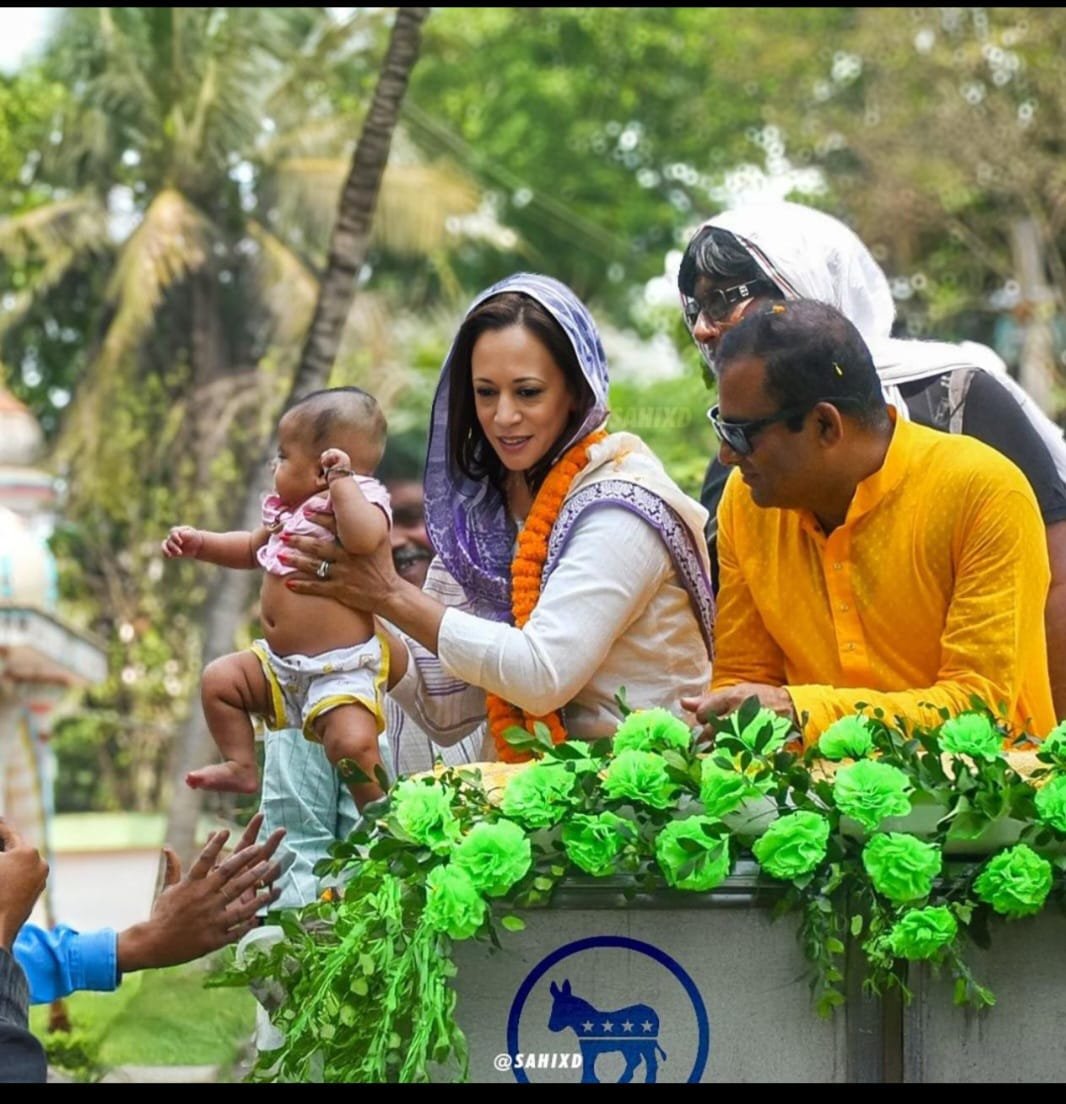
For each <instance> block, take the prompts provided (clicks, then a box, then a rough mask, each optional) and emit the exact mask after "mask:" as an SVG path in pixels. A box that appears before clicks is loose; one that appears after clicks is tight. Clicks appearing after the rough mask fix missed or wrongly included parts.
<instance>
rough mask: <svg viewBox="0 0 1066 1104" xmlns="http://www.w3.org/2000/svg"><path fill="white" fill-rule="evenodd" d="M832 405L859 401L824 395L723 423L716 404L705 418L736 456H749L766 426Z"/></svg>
mask: <svg viewBox="0 0 1066 1104" xmlns="http://www.w3.org/2000/svg"><path fill="white" fill-rule="evenodd" d="M823 402H827V403H833V405H834V406H845V405H849V404H850V405H854V404H856V403H858V402H860V400H859V399H858V398H856V397H855V396H854V395H826V396H824V397H823V398H820V399H811V400H810V401H809V402H805V403H800V404H797V405H794V406H785V407H782V408H781V409H780V410H778V411H777V413H776V414H768V415H767V416H766V417H765V418H751V419H749V420H748V421H744V422H730V421H723V420H722V419H721V418H719V417H718V404H717V403H716V404H715V405H714V406H712V407H711V409H710V410H708V411H707V418H708V419H709V420H710V423H711V425H712V426H714V432H715V433H717V434H718V437H719V439H720V440H722V441H725V443H726V444H727V445H728V446H729V447H730V448H731V449H732V450H733V451H734V452H735V453H737V455H738V456H750V455H751V454H752V452H753V451H754V450H755V441H754V438H755V435H756V434H757V433H761V432H762V431H763V430H764V429H765V428H766V427H767V426H770V425H773V424H774V422H787V421H789V419H791V418H798V417H799V416H800V415H801V414H809V413H810V411H811V410H813V409H814V408H815V407H816V406H817V405H818V404H819V403H823Z"/></svg>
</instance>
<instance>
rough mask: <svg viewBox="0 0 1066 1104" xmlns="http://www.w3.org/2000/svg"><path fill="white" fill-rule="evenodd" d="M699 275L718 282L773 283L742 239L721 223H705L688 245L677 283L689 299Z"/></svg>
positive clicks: (694, 291)
mask: <svg viewBox="0 0 1066 1104" xmlns="http://www.w3.org/2000/svg"><path fill="white" fill-rule="evenodd" d="M700 276H709V277H710V278H711V279H712V280H714V281H716V282H717V281H720V280H735V281H737V282H738V283H747V282H748V281H750V280H766V281H767V283H772V281H770V280H767V277H766V273H765V272H763V270H762V269H761V268H760V267H759V265H758V263H757V262H756V260H755V258H754V257H753V256H752V255H751V254H750V253H749V252H748V251H747V249H746V248H745V247H744V246H743V245H742V244H741V242H740V239H739V238H737V236H736V235H735V234H731V233H730V232H729V231H728V230H723V229H721V227H718V226H704V227H703V229H701V230H699V231H697V233H696V234H695V235H693V238H692V240H691V241H690V242H689V243H688V245H687V246H686V247H685V253H684V256H683V257H682V258H681V267H680V268H679V269H678V272H677V286H678V290H679V291H680V292H681V294H682V295H686V296H688V297H689V298H691V297H692V296H693V295H695V294H696V280H697V278H698V277H700Z"/></svg>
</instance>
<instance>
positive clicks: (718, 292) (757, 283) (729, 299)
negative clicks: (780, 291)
mask: <svg viewBox="0 0 1066 1104" xmlns="http://www.w3.org/2000/svg"><path fill="white" fill-rule="evenodd" d="M772 290H773V284H771V283H770V281H769V280H765V279H763V278H762V277H759V278H758V279H755V280H748V282H747V283H744V284H734V285H733V286H732V287H727V288H715V289H714V290H713V291H711V292H708V294H707V298H706V300H705V301H704V302H702V303H701V302H700V300H699V299H695V298H693V297H692V296H690V295H686V296H684V300H683V301H684V306H685V318H686V319H687V320H688V324H689V328H690V329H691V328H693V327H694V326H695V325H696V323H697V322H698V321H699V318H700V315H701V314H705V315H707V317H708V318H709V319H710V320H711V321H712V322H714V323H715V324H716V325H717V324H719V323H721V322H724V321H725V320H726V319H727V318H728V317H729V315H730V313H731V312H732V310H733V308H734V307H735V306H736V305H737V303H743V302H746V301H747V300H748V299H754V298H755V296H756V295H758V294H760V293H761V292H769V291H772Z"/></svg>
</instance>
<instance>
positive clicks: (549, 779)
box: [500, 763, 577, 828]
mask: <svg viewBox="0 0 1066 1104" xmlns="http://www.w3.org/2000/svg"><path fill="white" fill-rule="evenodd" d="M576 782H577V778H576V776H575V775H574V774H573V772H571V771H568V770H567V769H566V768H565V767H563V766H562V765H560V764H557V763H546V764H537V765H536V766H533V767H530V768H529V769H528V770H524V771H522V772H521V774H516V775H515V776H514V777H513V778H511V779H510V781H509V782H508V783H507V789H506V790H504V794H503V801H502V802H501V803H500V808H501V809H502V810H503V813H504V815H505V816H508V817H511V818H512V819H514V820H517V821H518V822H519V823H520V824H524V825H525V826H526V827H527V828H550V827H551V826H552V825H553V824H558V823H559V821H560V820H562V819H563V817H564V816H565V815H566V811H567V809H569V808H570V804H571V800H572V798H573V794H574V785H575V783H576Z"/></svg>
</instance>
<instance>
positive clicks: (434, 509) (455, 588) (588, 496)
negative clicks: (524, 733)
mask: <svg viewBox="0 0 1066 1104" xmlns="http://www.w3.org/2000/svg"><path fill="white" fill-rule="evenodd" d="M607 416H608V410H607V362H606V358H605V356H604V352H603V345H602V342H601V341H600V337H599V333H598V332H597V330H596V326H595V323H594V322H593V320H592V317H591V315H590V314H589V312H588V310H587V309H586V307H585V306H584V304H583V303H582V302H581V301H580V300H579V299H578V298H577V296H576V295H574V293H573V292H572V291H571V290H570V289H569V288H567V287H566V286H565V285H563V284H561V283H559V281H557V280H553V279H551V278H550V277H546V276H539V275H532V274H529V273H520V274H517V275H515V276H511V277H509V278H508V279H506V280H503V281H501V282H500V283H498V284H496V285H494V286H493V287H490V288H489V289H488V290H486V291H485V292H483V293H482V294H481V295H479V296H478V297H477V299H476V300H475V301H474V303H473V304H472V306H471V307H470V309H469V311H468V312H467V315H466V318H465V319H464V321H463V323H462V325H461V326H460V328H459V331H458V334H457V335H456V338H455V341H454V342H453V344H452V348H451V350H450V351H449V353H448V356H447V357H446V358H445V361H444V365H443V368H442V370H441V376H440V382H439V384H438V387H437V392H436V396H435V398H434V400H433V412H432V424H431V427H430V439H429V453H428V458H427V461H426V471H425V512H426V525H427V529H428V531H429V536H430V540H431V542H432V544H433V547H434V549H435V551H436V558H435V559H434V561H433V563H432V564H431V566H430V569H429V572H428V575H427V577H426V582H425V586H424V588H423V589H422V590H419V589H417V588H416V587H414V586H412V585H411V584H410V583H408V582H406V581H405V580H403V579H402V578H400V577H399V575H397V573H396V572H395V570H394V568H393V566H392V560H391V557H390V556H389V555H388V549H387V548H384V549H379V552H378V553H375V554H372V555H370V556H349V555H347V554H346V553H345V552H344V550H343V549H337V547H336V546H335V545H330V544H327V543H323V542H314V541H305V540H302V539H301V540H296V541H294V542H293V547H294V549H295V550H296V551H295V554H294V557H293V559H292V561H291V562H292V564H293V565H294V566H295V567H296V568H297V569H298V571H299V572H300V573H301V581H299V582H297V583H296V584H295V587H294V589H299V590H301V591H302V592H306V593H312V594H321V595H325V596H328V597H332V598H335V599H337V600H338V601H341V602H353V603H355V602H358V603H362V605H361V607H360V608H364V609H370V610H371V611H372V612H374V613H376V614H379V615H380V616H381V617H382V618H384V619H385V620H386V621H388V622H389V623H390V624H391V625H393V626H395V627H396V628H398V629H399V630H400V632H401V633H402V634H403V640H402V642H401V641H394V642H393V643H394V648H393V672H392V676H391V677H392V678H393V679H394V680H395V679H396V678H397V677H398V681H393V682H392V685H391V687H390V692H391V694H392V695H393V696H394V697H395V699H396V701H397V702H399V704H400V706H401V707H402V708H403V710H404V712H405V713H407V714H408V715H409V716H410V717H411V718H413V720H414V721H415V722H416V723H417V724H418V725H419V726H420V727H421V728H422V729H423V730H424V731H426V732H428V733H430V735H431V736H432V737H433V738H434V739H435V740H436V742H437V743H441V744H451V743H454V742H455V741H456V740H458V739H460V738H462V737H463V736H464V735H466V734H467V733H469V732H471V731H472V730H473V729H474V728H476V727H477V725H478V724H480V723H482V722H484V721H485V720H486V717H487V719H488V721H489V728H490V735H491V736H492V737H493V741H494V743H495V749H496V753H497V754H498V755H499V757H500V758H503V759H505V760H506V759H516V758H519V754H518V753H516V752H515V750H514V749H513V748H512V747H511V746H510V745H509V744H508V743H507V742H506V741H504V740H503V739H502V733H503V731H505V730H506V728H507V727H509V726H510V725H514V724H518V725H522V726H524V727H526V728H527V729H530V730H531V729H532V725H533V723H534V721H536V720H538V719H539V720H542V721H543V722H544V723H545V724H547V726H548V728H549V730H550V731H551V733H552V736H553V739H555V740H559V739H564V738H577V739H598V738H600V737H604V736H610V735H612V734H613V732H614V730H615V728H616V726H617V724H618V722H619V720H620V719H621V710H620V708H619V704H618V701H617V700H616V695H617V693H618V691H619V690H620V689H622V688H624V689H625V692H626V700H627V701H628V704H629V706H630V707H632V708H652V707H660V708H665V709H669V710H671V711H674V712H681V708H680V704H679V702H680V699H681V697H682V696H683V695H686V694H693V693H700V692H702V691H703V690H704V689H705V688H706V686H707V685H708V683H709V679H710V664H711V656H712V653H713V620H714V599H713V595H712V592H711V585H710V575H709V564H708V560H707V549H706V543H705V541H704V537H703V529H704V526H705V524H706V519H707V515H706V511H704V510H703V508H702V507H701V506H700V505H699V504H698V503H697V502H695V501H693V500H692V499H691V498H689V497H688V496H687V495H685V494H684V493H682V491H681V490H680V489H679V488H678V487H677V485H676V484H675V483H674V482H673V480H671V479H670V477H669V476H668V475H667V474H666V471H665V470H664V468H663V466H662V464H661V463H660V461H659V460H658V459H657V458H656V457H655V456H654V454H653V453H652V452H651V451H650V450H649V449H648V447H647V446H646V445H645V444H644V443H643V442H642V441H641V440H640V438H639V437H636V436H634V435H633V434H629V433H610V434H609V433H607V432H606V431H605V429H604V423H605V422H606V419H607ZM323 558H325V559H327V560H328V562H329V563H330V565H331V566H330V568H329V569H328V570H326V571H325V572H319V571H318V570H317V568H318V564H319V562H320V560H322V559H323ZM323 575H325V576H327V578H323V577H322V576H323ZM686 688H687V689H686Z"/></svg>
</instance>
